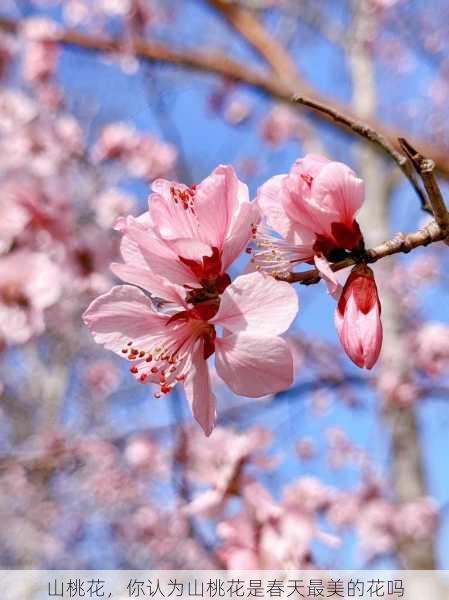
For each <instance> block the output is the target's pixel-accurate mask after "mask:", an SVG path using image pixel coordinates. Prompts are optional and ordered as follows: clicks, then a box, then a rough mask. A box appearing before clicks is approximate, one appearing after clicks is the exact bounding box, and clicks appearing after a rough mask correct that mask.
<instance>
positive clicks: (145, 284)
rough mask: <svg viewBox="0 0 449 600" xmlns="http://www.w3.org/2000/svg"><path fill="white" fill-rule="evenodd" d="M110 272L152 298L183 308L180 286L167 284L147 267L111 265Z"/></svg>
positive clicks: (183, 300)
mask: <svg viewBox="0 0 449 600" xmlns="http://www.w3.org/2000/svg"><path fill="white" fill-rule="evenodd" d="M111 271H112V272H113V273H114V275H116V276H117V277H120V279H122V280H123V281H126V282H127V283H132V284H133V285H137V286H139V287H141V288H143V289H144V290H146V291H147V292H149V293H150V294H151V295H152V296H155V297H156V298H161V299H163V300H167V301H168V302H174V303H175V304H179V305H180V306H185V305H186V303H185V295H186V294H185V289H184V288H182V287H181V286H180V285H175V284H171V283H169V282H168V281H167V280H166V279H165V278H164V277H160V276H159V275H156V274H154V273H152V272H151V271H150V270H149V268H148V267H146V266H145V267H141V266H139V265H138V264H137V265H133V264H127V263H112V264H111Z"/></svg>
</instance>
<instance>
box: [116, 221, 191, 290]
mask: <svg viewBox="0 0 449 600" xmlns="http://www.w3.org/2000/svg"><path fill="white" fill-rule="evenodd" d="M126 236H127V237H128V238H129V239H130V240H131V241H132V242H134V244H136V245H137V246H138V249H139V252H140V254H141V256H142V257H143V259H144V260H145V262H146V264H147V266H148V268H149V269H150V270H151V271H152V272H153V273H156V274H157V275H160V276H161V277H165V278H166V279H168V280H169V281H170V282H172V283H177V284H180V285H184V284H194V283H196V278H195V276H194V275H193V273H192V272H191V271H190V269H188V268H187V267H186V266H184V265H183V264H182V263H181V262H180V260H179V258H178V254H177V252H176V250H175V249H174V248H173V247H172V246H171V244H170V242H167V241H164V240H162V239H160V238H157V237H155V236H154V235H153V234H152V232H151V230H148V229H145V228H144V227H143V226H142V225H140V224H139V223H138V222H137V221H136V220H134V221H131V220H129V221H128V224H127V227H126ZM127 249H129V242H128V245H127Z"/></svg>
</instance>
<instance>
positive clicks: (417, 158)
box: [399, 138, 449, 237]
mask: <svg viewBox="0 0 449 600" xmlns="http://www.w3.org/2000/svg"><path fill="white" fill-rule="evenodd" d="M399 143H400V145H401V148H402V149H403V150H404V152H405V153H406V154H407V156H408V157H409V158H410V160H411V162H412V164H413V166H414V167H415V169H416V172H417V173H418V175H419V176H420V177H421V179H422V181H423V183H424V187H425V188H426V192H427V196H428V198H429V202H430V205H431V207H432V212H433V215H434V217H435V221H436V222H437V223H438V225H439V226H440V229H441V232H442V234H443V235H445V237H447V236H448V235H449V213H448V212H447V208H446V204H445V202H444V198H443V194H442V193H441V190H440V186H439V185H438V182H437V180H436V178H435V174H434V171H435V163H434V161H433V160H432V159H430V158H425V157H424V156H423V155H422V154H420V153H419V152H418V151H417V150H416V149H415V148H414V147H413V146H412V145H411V144H410V142H408V141H407V140H406V139H404V138H399Z"/></svg>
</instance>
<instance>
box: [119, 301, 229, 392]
mask: <svg viewBox="0 0 449 600" xmlns="http://www.w3.org/2000/svg"><path fill="white" fill-rule="evenodd" d="M217 310H218V303H217V302H206V303H203V304H202V305H199V306H197V307H195V308H192V309H189V310H183V311H180V312H178V313H176V314H174V315H173V316H172V317H170V319H168V321H167V323H166V326H167V329H168V331H167V336H166V337H165V338H164V340H163V342H161V344H160V345H158V346H155V347H154V348H152V349H150V350H143V349H140V348H137V347H136V345H135V344H134V342H133V341H129V342H128V344H127V346H126V347H125V348H123V349H122V353H123V354H125V355H127V358H128V360H130V361H132V362H133V365H132V367H131V368H130V371H131V373H132V374H133V375H135V376H137V377H138V379H139V381H141V382H142V383H156V384H157V385H159V390H160V391H158V392H156V393H155V397H156V398H160V397H161V394H168V393H169V392H170V391H171V390H172V389H173V388H174V386H175V385H176V384H177V383H178V381H184V379H185V378H186V376H187V374H188V372H189V370H190V367H191V364H192V352H193V349H194V346H195V344H196V343H197V342H198V341H201V342H202V344H203V358H204V360H207V359H208V358H209V356H211V355H212V354H213V353H214V352H215V338H216V331H215V327H214V326H213V325H211V324H210V323H208V320H209V319H211V318H212V317H213V316H214V315H215V314H216V312H217Z"/></svg>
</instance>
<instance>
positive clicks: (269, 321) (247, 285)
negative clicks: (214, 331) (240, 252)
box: [210, 273, 298, 335]
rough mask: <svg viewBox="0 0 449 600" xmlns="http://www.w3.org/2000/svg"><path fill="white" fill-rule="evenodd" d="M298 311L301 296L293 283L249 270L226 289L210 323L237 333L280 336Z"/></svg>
mask: <svg viewBox="0 0 449 600" xmlns="http://www.w3.org/2000/svg"><path fill="white" fill-rule="evenodd" d="M297 312H298V295H297V294H296V292H295V290H294V289H293V287H292V286H291V285H290V284H288V283H286V282H284V281H276V280H275V279H273V278H272V277H269V276H268V275H262V273H249V274H247V275H241V276H240V277H237V279H236V280H235V281H234V282H233V283H231V285H230V286H229V287H227V288H226V290H225V291H224V293H223V295H222V297H221V302H220V308H219V309H218V312H217V314H216V315H215V317H214V318H213V319H211V321H210V322H211V323H216V324H217V325H221V326H222V327H224V328H225V329H228V330H230V331H233V332H236V333H237V332H241V331H247V332H248V333H254V334H257V335H277V334H280V333H283V332H284V331H286V330H287V329H288V327H289V326H290V325H291V323H292V322H293V320H294V318H295V317H296V314H297Z"/></svg>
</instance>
